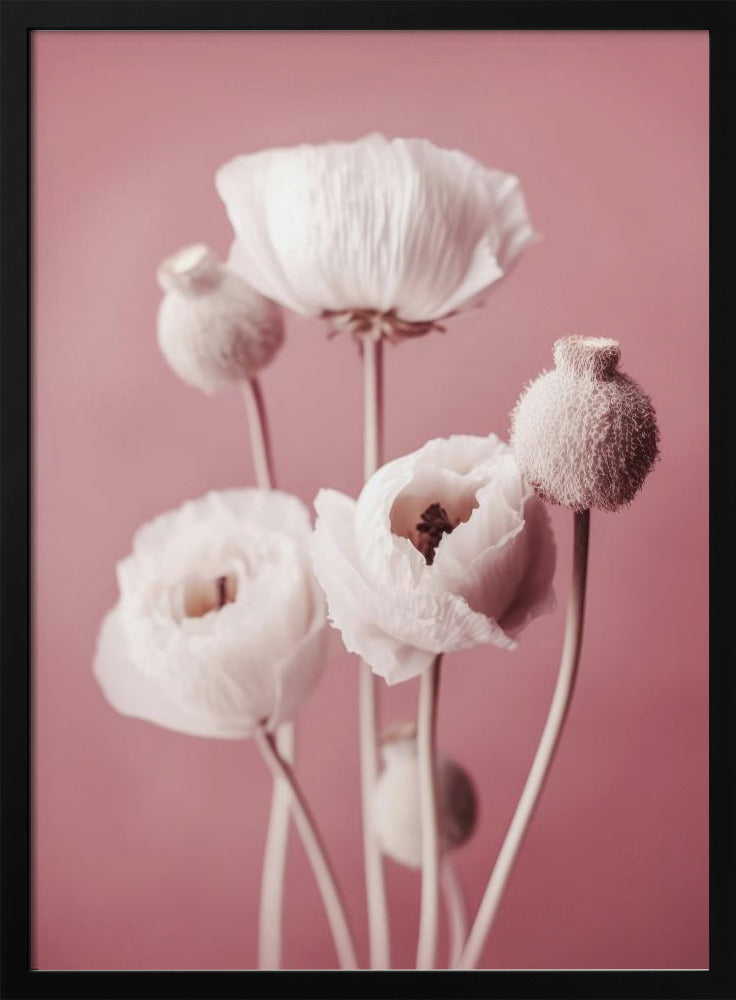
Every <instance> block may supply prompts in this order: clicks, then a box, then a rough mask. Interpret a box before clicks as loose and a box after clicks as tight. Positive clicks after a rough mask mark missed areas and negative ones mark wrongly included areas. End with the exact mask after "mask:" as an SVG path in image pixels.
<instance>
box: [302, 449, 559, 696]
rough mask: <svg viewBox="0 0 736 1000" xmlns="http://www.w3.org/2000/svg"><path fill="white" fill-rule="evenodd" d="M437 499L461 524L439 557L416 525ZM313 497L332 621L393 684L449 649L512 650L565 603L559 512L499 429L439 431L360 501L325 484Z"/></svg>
mask: <svg viewBox="0 0 736 1000" xmlns="http://www.w3.org/2000/svg"><path fill="white" fill-rule="evenodd" d="M435 503H440V504H441V505H442V508H443V514H445V513H447V516H448V518H451V519H452V523H454V525H455V526H454V528H452V530H451V531H446V533H445V534H443V535H442V537H441V538H440V541H439V542H438V543H437V544H436V545H435V547H434V549H433V550H432V556H433V561H432V562H431V563H429V562H428V561H426V559H425V556H424V555H423V554H422V552H421V551H420V550H419V549H418V548H417V547H416V542H417V539H418V538H420V537H421V536H419V535H417V534H416V532H415V530H414V529H415V527H418V523H420V522H421V519H422V517H423V514H424V513H426V511H427V509H428V508H429V507H430V505H432V504H435ZM474 504H475V506H473V505H474ZM314 505H315V509H316V511H317V522H316V525H315V531H314V534H313V536H312V540H311V550H312V560H313V565H314V571H315V575H316V576H317V579H318V580H319V582H320V584H321V586H322V588H323V589H324V591H325V595H326V597H327V607H328V615H329V618H330V621H331V623H332V624H333V625H334V626H335V627H336V628H338V629H339V630H340V631H341V633H342V638H343V642H344V644H345V646H346V648H347V649H348V650H349V651H350V652H354V653H357V654H358V655H359V656H361V657H362V658H363V659H364V660H365V661H366V662H367V663H369V664H370V666H371V668H372V669H373V671H374V672H375V673H376V674H378V675H380V676H382V677H384V678H385V680H386V681H387V682H388V683H389V684H394V683H397V682H400V681H403V680H408V679H409V678H411V677H416V676H418V675H419V674H421V673H422V672H423V671H424V670H426V669H427V668H428V667H429V666H430V664H431V662H432V659H433V658H434V656H435V655H437V654H438V653H447V652H453V651H456V650H461V649H468V648H471V647H473V646H477V645H481V644H486V643H490V644H493V645H495V646H499V647H502V648H506V649H513V648H515V646H516V644H517V641H516V637H517V636H518V635H519V633H520V632H521V631H522V630H523V628H524V627H525V626H526V625H527V624H528V622H529V621H531V620H532V619H533V618H534V617H536V616H537V615H539V614H542V613H544V612H547V611H551V610H552V609H553V608H554V594H553V591H552V586H551V581H552V577H553V574H554V568H555V547H554V541H553V537H552V531H551V528H550V525H549V519H548V517H547V514H546V511H545V510H544V507H543V505H542V504H541V502H540V501H538V500H537V499H536V498H534V497H533V496H531V494H530V492H529V490H528V488H527V487H526V484H525V483H524V481H523V478H522V476H521V474H520V472H519V469H518V466H517V464H516V461H515V459H514V457H513V453H512V452H511V449H510V448H509V447H508V445H506V444H505V443H504V442H502V441H500V439H499V438H497V437H496V436H495V435H489V437H488V438H477V437H470V436H456V437H451V438H448V439H437V440H435V441H430V442H429V443H428V444H426V445H425V446H424V447H423V448H421V449H419V450H418V451H417V452H414V453H413V454H411V455H407V456H404V457H403V458H400V459H396V460H395V461H393V462H389V463H388V464H387V465H385V466H383V467H382V468H381V469H379V470H378V472H377V473H376V474H375V475H374V476H372V477H371V478H370V479H369V480H368V482H367V483H366V485H365V487H364V489H363V491H362V492H361V494H360V497H359V498H358V501H357V502H356V501H353V500H351V499H350V498H349V497H346V496H344V495H343V494H341V493H338V492H336V491H334V490H321V491H320V492H319V493H318V495H317V497H316V499H315V504H314ZM458 522H459V523H458ZM412 539H413V540H412Z"/></svg>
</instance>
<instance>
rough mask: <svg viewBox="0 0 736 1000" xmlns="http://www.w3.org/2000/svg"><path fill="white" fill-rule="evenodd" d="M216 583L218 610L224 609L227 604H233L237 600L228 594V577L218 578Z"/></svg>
mask: <svg viewBox="0 0 736 1000" xmlns="http://www.w3.org/2000/svg"><path fill="white" fill-rule="evenodd" d="M216 582H217V606H218V608H224V607H225V605H226V604H232V603H233V601H234V600H235V598H234V597H231V596H230V594H228V591H227V583H228V581H227V577H226V576H218V577H217V581H216Z"/></svg>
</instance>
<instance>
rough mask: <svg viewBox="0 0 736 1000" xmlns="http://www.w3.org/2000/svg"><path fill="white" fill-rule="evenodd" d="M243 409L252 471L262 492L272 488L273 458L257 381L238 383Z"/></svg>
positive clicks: (273, 478)
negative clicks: (248, 438) (243, 402)
mask: <svg viewBox="0 0 736 1000" xmlns="http://www.w3.org/2000/svg"><path fill="white" fill-rule="evenodd" d="M240 387H241V391H242V393H243V399H244V400H245V409H246V413H247V416H248V431H249V433H250V449H251V453H252V455H253V469H254V471H255V475H256V485H257V486H258V487H259V488H260V489H262V490H270V489H273V488H274V484H275V476H274V471H273V456H272V454H271V441H270V438H269V433H268V421H267V419H266V406H265V404H264V402H263V393H262V392H261V385H260V382H259V381H258V379H257V378H256V377H255V376H253V378H245V379H243V380H242V382H241V383H240Z"/></svg>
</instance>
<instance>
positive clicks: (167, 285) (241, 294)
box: [158, 243, 284, 392]
mask: <svg viewBox="0 0 736 1000" xmlns="http://www.w3.org/2000/svg"><path fill="white" fill-rule="evenodd" d="M158 281H159V284H160V285H161V287H162V288H163V290H164V291H165V292H166V295H165V296H164V299H163V301H162V303H161V306H160V308H159V313H158V343H159V347H160V348H161V351H162V353H163V355H164V357H165V358H166V360H167V361H168V363H169V365H170V366H171V367H172V368H173V370H174V371H175V372H176V374H177V375H178V376H179V377H180V378H181V379H183V380H184V381H185V382H187V383H188V384H189V385H193V386H195V387H196V388H197V389H202V390H203V391H204V392H214V391H215V390H217V389H220V388H222V387H223V386H226V385H229V384H231V383H233V382H237V381H240V380H241V379H244V378H248V377H250V376H252V375H255V374H256V372H258V371H259V370H260V369H261V368H264V367H265V366H266V365H267V364H268V363H269V362H270V361H271V360H272V358H273V357H274V355H275V354H276V352H277V351H278V349H279V347H280V346H281V344H282V343H283V340H284V327H283V320H282V317H281V310H280V308H279V307H278V306H277V305H276V303H275V302H271V300H270V299H267V298H264V296H263V295H261V294H260V292H257V291H256V290H255V289H254V288H251V287H250V285H248V284H246V282H245V281H243V279H242V278H240V277H239V276H238V275H236V274H235V273H233V272H232V271H230V270H228V269H227V268H226V267H224V266H223V265H222V264H221V263H220V262H219V261H218V260H217V258H216V257H215V255H214V254H213V252H212V251H211V250H210V249H209V248H208V247H206V246H204V244H201V243H197V244H194V245H193V246H188V247H184V249H182V250H179V252H178V253H175V254H173V255H172V256H171V257H167V259H166V260H165V261H163V263H162V264H161V265H160V267H159V269H158Z"/></svg>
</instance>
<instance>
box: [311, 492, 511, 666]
mask: <svg viewBox="0 0 736 1000" xmlns="http://www.w3.org/2000/svg"><path fill="white" fill-rule="evenodd" d="M315 509H316V511H317V523H316V526H315V531H314V534H313V536H312V543H311V547H312V558H313V564H314V571H315V575H316V577H317V579H318V580H319V582H320V585H321V586H322V588H323V589H324V591H325V595H326V597H327V606H328V614H329V618H330V620H331V622H332V623H333V624H334V625H335V627H336V628H339V629H340V631H341V632H342V637H343V642H344V644H345V646H346V648H347V649H348V650H349V651H350V652H354V653H357V654H358V655H360V656H362V658H363V659H364V660H365V661H366V662H367V663H369V664H370V666H371V668H372V669H373V670H374V672H375V673H377V674H379V675H380V676H382V677H384V678H385V679H386V680H387V681H388V683H389V684H392V683H396V682H398V681H400V680H407V679H408V678H410V677H415V676H418V675H419V674H420V673H422V672H423V671H424V670H426V669H427V667H428V666H429V665H430V664H431V662H432V659H433V657H434V656H435V655H436V654H438V653H443V652H452V651H456V650H460V649H467V648H470V647H472V646H475V645H478V644H482V643H493V644H494V645H498V646H502V647H505V648H514V646H515V645H516V643H515V641H514V640H513V639H512V638H510V637H509V636H507V635H505V633H504V632H503V630H502V629H501V628H500V627H499V625H498V624H497V623H496V622H495V621H493V620H492V619H489V618H488V617H487V616H486V615H483V614H479V613H477V612H475V611H473V610H472V609H471V608H470V607H469V605H468V604H467V602H466V601H465V600H464V599H463V598H462V597H460V596H458V595H456V594H451V593H444V594H442V595H439V596H438V595H435V594H427V593H422V592H421V591H420V590H418V589H416V588H408V589H406V590H404V591H400V590H398V589H396V590H394V591H392V592H390V593H385V592H383V591H377V590H375V589H373V587H372V586H371V584H370V583H369V582H368V581H367V580H366V579H365V577H364V576H363V575H362V574H361V572H360V570H359V568H357V567H358V565H359V563H358V560H359V554H358V550H357V546H356V543H355V537H354V529H355V509H356V504H355V502H354V501H353V500H350V498H348V497H346V496H344V495H343V494H341V493H337V492H336V491H334V490H321V491H320V492H319V494H318V495H317V498H316V499H315Z"/></svg>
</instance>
